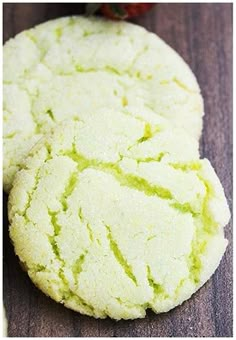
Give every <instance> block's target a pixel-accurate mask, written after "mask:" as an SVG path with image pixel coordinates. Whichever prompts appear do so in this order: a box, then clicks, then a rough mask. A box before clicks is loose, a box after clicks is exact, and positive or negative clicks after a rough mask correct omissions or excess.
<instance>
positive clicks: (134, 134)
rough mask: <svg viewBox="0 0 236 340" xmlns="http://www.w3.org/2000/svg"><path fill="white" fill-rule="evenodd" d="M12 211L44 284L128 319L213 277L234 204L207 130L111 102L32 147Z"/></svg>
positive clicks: (15, 236)
mask: <svg viewBox="0 0 236 340" xmlns="http://www.w3.org/2000/svg"><path fill="white" fill-rule="evenodd" d="M111 117H112V119H111ZM150 120H151V119H149V121H150ZM184 146H185V147H184ZM9 220H10V225H11V226H10V236H11V239H12V241H13V244H14V247H15V252H16V254H17V255H18V256H19V258H20V261H21V262H23V264H24V266H25V268H26V269H27V272H28V274H29V276H30V278H31V279H32V281H33V282H34V283H35V285H37V287H39V288H40V289H41V290H42V291H43V292H44V293H45V294H47V295H49V296H50V297H51V298H53V299H54V300H56V301H58V302H61V303H63V304H64V305H65V306H66V307H68V308H71V309H73V310H75V311H78V312H80V313H82V314H86V315H90V316H94V317H96V318H105V317H106V316H109V317H111V318H114V319H117V320H119V319H135V318H141V317H144V316H145V313H146V309H147V308H151V309H152V310H153V311H154V312H156V313H161V312H166V311H168V310H170V309H172V308H174V307H175V306H177V305H179V304H181V303H182V302H183V301H185V300H186V299H188V298H189V297H190V296H191V295H192V294H193V293H194V292H195V291H196V290H197V289H199V287H201V286H202V285H203V284H204V283H205V282H206V281H207V280H208V279H209V277H210V276H211V275H212V274H213V273H214V271H215V269H216V268H217V266H218V265H219V262H220V260H221V258H222V256H223V254H224V251H225V248H226V245H227V240H226V239H225V238H224V233H223V227H224V226H225V224H227V222H228V220H229V209H228V206H227V202H226V199H225V196H224V192H223V189H222V186H221V184H220V182H219V180H218V178H217V176H216V174H215V172H214V170H213V168H212V166H211V165H210V163H209V161H208V160H206V159H203V160H199V159H198V150H197V142H196V140H195V139H193V138H191V137H189V136H188V135H187V134H185V133H184V131H179V130H177V129H176V128H172V127H170V126H168V124H167V123H166V122H165V121H164V120H162V119H161V118H159V117H158V116H157V115H154V116H153V120H152V123H151V124H150V123H147V121H146V114H140V113H137V112H136V113H134V112H129V111H124V112H121V111H120V112H119V111H117V112H110V111H109V110H102V111H99V112H97V113H96V114H94V115H90V116H87V117H85V118H84V119H83V120H80V121H67V122H66V121H65V122H63V123H61V124H60V125H59V126H58V127H57V128H55V129H54V130H53V132H52V133H51V134H47V135H46V136H45V137H44V138H42V139H41V140H40V141H39V143H38V144H37V145H36V146H35V147H34V148H33V149H32V150H31V152H30V154H29V156H28V158H27V160H26V161H25V163H24V166H23V169H22V170H21V171H19V172H18V173H17V175H16V178H15V181H14V184H13V189H12V191H11V193H10V197H9Z"/></svg>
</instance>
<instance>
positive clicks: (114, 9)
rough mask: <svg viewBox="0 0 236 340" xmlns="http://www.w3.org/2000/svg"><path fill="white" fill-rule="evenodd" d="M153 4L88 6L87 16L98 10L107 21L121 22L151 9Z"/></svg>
mask: <svg viewBox="0 0 236 340" xmlns="http://www.w3.org/2000/svg"><path fill="white" fill-rule="evenodd" d="M154 5H155V4H153V3H105V4H104V3H103V4H98V3H96V4H88V5H87V8H86V12H87V14H94V13H95V12H96V11H97V10H99V11H100V12H101V13H102V14H103V15H104V16H105V17H107V18H109V19H115V20H122V19H128V18H132V17H135V16H138V15H141V14H143V13H145V12H146V11H148V10H149V9H151V8H152V7H153V6H154Z"/></svg>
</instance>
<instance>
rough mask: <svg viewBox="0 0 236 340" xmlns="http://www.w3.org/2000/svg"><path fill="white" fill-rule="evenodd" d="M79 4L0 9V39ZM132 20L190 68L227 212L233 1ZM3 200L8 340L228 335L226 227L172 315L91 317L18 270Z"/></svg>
mask: <svg viewBox="0 0 236 340" xmlns="http://www.w3.org/2000/svg"><path fill="white" fill-rule="evenodd" d="M83 8H84V6H83V5H82V4H49V3H44V4H43V3H41V4H40V3H39V4H29V3H28V4H23V3H21V4H4V7H3V9H4V40H7V39H9V38H10V37H13V36H14V35H15V34H16V33H18V32H20V31H22V30H23V29H26V28H29V27H31V26H33V25H35V24H38V23H41V22H43V21H46V20H48V19H51V18H56V17H59V16H64V15H70V14H77V13H81V12H83ZM135 22H136V23H138V24H140V25H143V26H145V27H146V28H148V29H149V30H151V31H153V32H156V33H158V35H160V37H162V38H163V39H165V40H166V41H167V42H168V43H169V44H170V45H171V46H172V47H173V48H175V49H176V50H177V51H178V52H179V53H180V55H182V56H183V57H184V59H185V60H186V61H187V62H188V63H189V65H190V66H191V68H192V70H193V71H194V73H195V74H196V75H197V78H198V81H199V83H200V86H201V88H202V93H203V96H204V99H205V118H204V131H203V137H202V139H201V154H202V156H203V157H207V158H209V159H210V161H211V162H212V164H213V166H214V167H215V169H216V171H217V174H218V175H219V177H220V179H221V181H222V184H223V186H224V188H225V192H226V196H227V198H228V202H229V204H230V207H232V4H159V5H157V6H156V7H155V8H154V9H153V10H152V11H151V12H149V13H148V14H145V15H144V16H142V17H140V18H139V19H137V20H135ZM6 201H7V197H6V195H5V196H4V202H5V204H4V267H3V269H4V302H5V306H6V310H7V316H8V320H9V336H15V337H16V336H21V337H29V336H31V337H34V336H38V337H40V336H45V337H55V336H61V337H72V336H78V337H79V336H80V337H90V336H94V337H100V336H104V337H135V336H137V337H141V336H145V337H160V336H162V337H163V336H166V337H177V336H178V337H184V336H189V337H192V336H195V337H196V336H199V337H200V336H214V337H220V336H225V337H226V336H232V224H231V223H230V224H229V225H228V226H227V228H226V237H227V238H228V240H229V246H228V248H227V251H226V254H225V256H224V258H223V260H222V261H221V264H220V267H219V268H218V269H217V271H216V273H215V275H214V276H213V277H212V278H211V280H210V281H209V282H208V283H207V284H205V285H204V287H203V288H202V289H200V291H198V292H197V293H196V294H195V295H194V296H193V297H192V298H191V299H190V300H189V301H187V302H185V303H184V304H183V305H182V306H180V307H178V308H176V309H174V310H173V311H171V312H169V313H166V314H162V315H155V314H154V313H152V312H148V313H147V317H146V318H145V319H143V320H135V321H119V322H115V321H112V320H110V319H106V320H95V319H93V318H90V317H86V316H82V315H80V314H77V313H75V312H73V311H70V310H68V309H66V308H64V307H63V306H62V305H59V304H57V303H55V302H54V301H52V300H51V299H49V298H47V297H46V296H45V295H43V294H42V293H41V292H40V291H39V290H38V289H37V288H35V287H34V285H33V284H32V283H31V282H30V280H29V278H28V277H27V275H26V274H25V273H24V272H23V271H22V270H21V268H20V266H19V264H18V260H17V258H16V257H15V256H14V252H13V248H12V246H11V244H10V241H9V237H8V231H7V229H8V221H7V213H6V210H7V208H6Z"/></svg>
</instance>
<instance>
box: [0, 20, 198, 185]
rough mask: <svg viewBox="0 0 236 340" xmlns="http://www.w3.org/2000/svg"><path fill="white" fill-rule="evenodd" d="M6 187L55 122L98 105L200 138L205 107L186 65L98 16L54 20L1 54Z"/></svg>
mask: <svg viewBox="0 0 236 340" xmlns="http://www.w3.org/2000/svg"><path fill="white" fill-rule="evenodd" d="M3 59H4V65H3V79H4V89H3V99H4V100H3V101H4V121H3V128H4V170H3V180H4V189H5V190H6V191H9V190H10V188H11V185H12V180H13V178H14V175H15V173H16V171H17V170H18V169H19V168H20V166H21V161H22V159H23V158H24V157H25V156H26V155H27V153H28V151H29V150H30V148H31V147H32V146H33V145H34V144H35V142H36V141H37V140H39V138H40V137H41V136H42V135H43V134H44V133H45V132H47V131H48V130H49V129H50V128H51V127H52V126H54V124H55V123H57V122H60V121H62V120H64V119H67V118H74V117H77V116H78V115H79V116H80V117H83V116H86V115H87V114H90V113H91V112H94V111H96V110H97V109H99V108H101V107H108V108H114V109H121V108H123V107H128V108H131V107H139V108H140V109H141V110H142V109H146V108H149V109H151V110H153V111H155V112H156V113H157V114H159V115H162V116H164V117H166V118H167V119H168V120H169V121H170V122H171V123H172V124H173V125H176V126H179V127H183V128H184V129H185V130H186V131H188V132H189V133H190V134H191V135H192V136H194V137H196V139H198V138H199V136H200V133H201V128H202V115H203V103H202V98H201V95H200V90H199V87H198V84H197V81H196V79H195V77H194V75H193V74H192V72H191V71H190V69H189V67H188V66H187V65H186V63H185V62H184V61H183V60H182V59H181V57H180V56H179V55H177V53H176V52H175V51H174V50H172V49H171V48H170V47H169V46H168V45H166V44H165V42H163V41H162V40H161V39H160V38H158V37H157V36H156V35H155V34H152V33H150V32H147V31H146V30H145V29H144V28H141V27H139V26H136V25H133V24H130V23H126V22H114V21H106V20H103V19H96V18H89V19H88V18H84V17H68V18H60V19H57V20H53V21H50V22H47V23H44V24H41V25H39V26H37V27H36V28H34V29H30V30H28V31H24V32H22V33H20V34H18V35H17V36H16V37H15V38H14V39H10V40H9V41H8V42H7V43H6V44H5V46H4V49H3Z"/></svg>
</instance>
